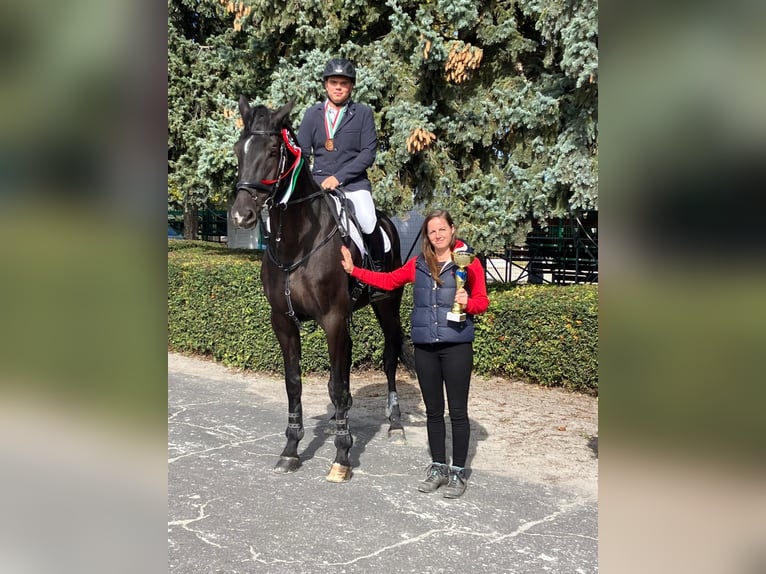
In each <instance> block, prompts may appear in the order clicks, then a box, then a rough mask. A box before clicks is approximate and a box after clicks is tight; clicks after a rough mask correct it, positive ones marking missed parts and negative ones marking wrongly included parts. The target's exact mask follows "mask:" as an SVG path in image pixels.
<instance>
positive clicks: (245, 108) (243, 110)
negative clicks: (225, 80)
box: [239, 94, 250, 125]
mask: <svg viewBox="0 0 766 574" xmlns="http://www.w3.org/2000/svg"><path fill="white" fill-rule="evenodd" d="M249 113H250V102H249V101H248V99H247V98H246V97H245V95H244V94H240V95H239V115H241V116H242V121H243V122H245V125H247V116H248V114H249Z"/></svg>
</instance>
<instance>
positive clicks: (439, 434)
mask: <svg viewBox="0 0 766 574" xmlns="http://www.w3.org/2000/svg"><path fill="white" fill-rule="evenodd" d="M415 370H416V372H417V375H418V383H419V384H420V392H421V393H422V394H423V402H424V403H425V406H426V429H427V431H428V446H429V448H430V449H431V458H432V460H433V462H440V463H443V464H446V463H447V452H446V449H445V445H444V443H445V440H446V426H445V423H444V390H445V389H446V390H447V405H448V406H449V418H450V422H451V423H452V464H453V466H460V467H463V466H465V460H466V457H467V456H468V440H469V439H470V437H471V427H470V424H469V422H468V389H469V386H470V383H471V371H472V370H473V343H456V344H450V343H445V344H440V343H435V344H432V345H415Z"/></svg>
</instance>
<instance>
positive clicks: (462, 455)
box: [341, 209, 489, 498]
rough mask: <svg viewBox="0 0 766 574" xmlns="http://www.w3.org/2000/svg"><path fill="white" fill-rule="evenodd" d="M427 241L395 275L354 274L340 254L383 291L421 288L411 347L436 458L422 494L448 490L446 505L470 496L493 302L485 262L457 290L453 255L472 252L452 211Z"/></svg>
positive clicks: (432, 220)
mask: <svg viewBox="0 0 766 574" xmlns="http://www.w3.org/2000/svg"><path fill="white" fill-rule="evenodd" d="M421 234H422V236H423V243H422V253H421V254H420V255H418V256H417V257H413V258H412V259H410V260H409V261H407V263H405V264H404V265H403V266H402V267H400V268H399V269H395V270H394V271H391V272H390V273H378V272H375V271H370V270H367V269H361V268H359V267H355V266H354V263H353V261H352V259H351V253H350V252H349V251H348V249H346V247H341V254H342V255H343V260H342V262H341V263H342V265H343V269H344V270H345V271H346V273H348V274H349V275H351V276H352V277H355V278H356V279H359V280H360V281H362V282H364V283H367V284H368V285H372V286H373V287H377V288H378V289H385V290H392V289H396V288H397V287H401V286H402V285H405V284H407V283H414V291H413V309H412V343H413V344H414V346H415V370H416V372H417V376H418V383H419V385H420V392H421V393H422V394H423V402H424V403H425V406H426V419H427V423H426V428H427V430H428V446H429V448H430V450H431V464H429V465H428V467H427V469H426V478H425V480H423V481H422V482H421V483H419V485H418V490H420V491H421V492H434V491H435V490H436V489H438V488H440V487H442V486H443V487H444V488H442V494H443V496H444V497H445V498H458V497H459V496H462V494H463V493H464V492H465V489H466V476H465V462H466V457H467V456H468V441H469V438H470V435H471V427H470V424H469V421H468V389H469V386H470V382H471V371H472V370H473V339H474V326H473V316H474V315H478V314H480V313H483V312H484V311H486V310H487V307H489V299H488V298H487V286H486V283H485V279H484V269H483V267H482V266H481V263H480V262H479V260H478V259H474V260H473V262H472V263H471V264H470V265H469V266H468V267H466V271H467V274H468V277H467V280H466V284H465V287H464V288H461V289H458V288H457V283H456V281H455V271H456V270H457V266H456V265H455V264H454V263H453V262H452V252H453V251H468V250H470V248H469V247H468V245H466V244H465V243H464V242H463V241H461V240H460V239H458V238H457V236H456V235H455V225H454V223H453V222H452V217H451V216H450V214H449V213H448V212H447V211H445V210H441V209H440V210H436V211H433V212H431V213H430V214H429V215H428V216H427V217H426V219H425V221H424V222H423V227H422V229H421ZM454 302H458V303H460V304H461V305H463V307H464V309H465V313H466V320H465V321H464V322H460V323H458V322H454V321H448V320H447V313H449V312H450V310H451V309H452V305H453V303H454ZM445 389H446V391H447V404H448V407H449V417H450V421H451V423H452V464H451V465H448V464H447V452H446V449H445V440H446V426H445V422H444V390H445Z"/></svg>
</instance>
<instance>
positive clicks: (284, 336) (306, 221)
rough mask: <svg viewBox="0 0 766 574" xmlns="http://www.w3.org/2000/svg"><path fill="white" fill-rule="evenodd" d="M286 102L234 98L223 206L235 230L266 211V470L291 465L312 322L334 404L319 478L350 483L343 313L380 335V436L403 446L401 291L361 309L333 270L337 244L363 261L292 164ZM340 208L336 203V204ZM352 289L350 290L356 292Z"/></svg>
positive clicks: (358, 296) (338, 219)
mask: <svg viewBox="0 0 766 574" xmlns="http://www.w3.org/2000/svg"><path fill="white" fill-rule="evenodd" d="M293 103H294V102H293V101H290V102H289V103H287V104H285V105H284V106H282V107H281V108H279V109H278V110H276V111H272V110H270V109H268V108H267V107H265V106H255V107H251V106H250V103H249V102H248V100H247V98H245V97H244V96H240V99H239V110H240V114H241V115H242V120H243V122H244V128H243V130H242V133H241V135H240V138H239V141H238V142H237V143H236V145H235V146H234V147H235V151H236V153H237V161H238V182H237V189H236V196H235V198H234V201H233V204H232V206H231V217H232V221H234V223H235V225H237V226H238V227H241V228H243V229H252V228H253V227H255V225H256V224H257V223H258V222H259V220H260V217H261V212H262V210H263V208H264V207H266V208H267V209H268V213H269V223H270V226H269V227H270V235H269V239H268V247H267V249H266V255H265V256H264V258H263V263H262V268H261V281H262V283H263V289H264V292H265V294H266V298H267V299H268V301H269V304H270V306H271V326H272V328H273V330H274V333H275V335H276V337H277V340H278V341H279V346H280V348H281V351H282V356H283V359H284V371H285V386H286V389H287V400H288V415H287V430H286V433H285V434H286V436H287V444H286V445H285V448H284V450H283V451H282V454H281V456H280V458H279V461H278V462H277V464H276V466H275V468H274V470H275V472H292V471H295V470H297V469H298V467H299V466H300V458H299V456H298V443H299V442H300V440H301V439H302V438H303V435H304V428H303V407H302V404H301V393H302V381H301V365H300V360H301V339H300V331H299V329H300V321H303V320H307V319H312V320H314V321H316V322H317V324H318V325H319V326H320V327H321V328H322V329H323V330H324V333H325V335H326V337H327V346H328V350H329V355H330V381H329V384H328V389H329V394H330V400H331V401H332V404H333V406H334V407H335V414H334V417H333V419H334V435H335V447H336V450H337V452H336V455H335V461H334V462H333V465H332V467H331V469H330V473H329V474H328V476H327V480H329V481H331V482H343V481H346V480H349V479H350V478H351V464H350V462H349V458H348V454H349V450H350V448H351V446H352V445H353V437H352V435H351V431H350V428H349V424H348V414H349V409H350V408H351V403H352V399H351V392H350V388H349V378H350V372H351V345H352V341H351V336H350V332H349V320H350V317H351V314H352V312H353V311H354V310H355V309H358V308H360V307H362V306H364V305H367V304H371V305H372V308H373V310H374V312H375V316H376V318H377V320H378V322H379V324H380V327H381V329H382V330H383V335H384V338H385V344H384V352H383V370H384V372H385V374H386V378H387V380H388V399H387V404H386V413H387V416H388V418H389V436H391V437H394V438H397V439H399V440H403V439H404V429H403V427H402V424H401V411H400V408H399V400H398V397H397V393H396V378H395V376H396V368H397V365H398V362H399V360H400V359H402V360H403V362H404V363H405V364H406V365H407V367H408V368H411V366H412V363H411V357H410V355H409V353H407V351H406V347H405V345H404V336H403V333H402V327H401V322H400V318H399V309H400V306H401V299H402V289H401V288H400V289H397V290H396V291H391V292H390V296H389V297H387V298H385V299H381V300H378V301H374V302H372V303H370V301H369V293H368V290H367V289H366V288H365V289H362V288H360V286H357V284H356V281H355V280H354V279H350V278H349V276H348V275H347V274H346V272H345V271H344V270H343V267H342V266H341V264H340V260H341V255H340V246H341V245H342V244H344V243H345V244H346V245H347V246H348V247H349V249H351V252H352V254H353V256H354V263H355V265H362V254H361V252H360V249H359V248H358V247H357V245H356V243H355V242H354V241H351V240H350V239H349V237H350V236H352V235H353V234H354V232H355V230H354V229H352V228H351V229H350V228H347V227H346V225H345V223H344V222H346V217H344V215H343V214H341V215H339V214H338V212H337V204H338V200H337V199H336V198H335V196H336V195H340V196H341V198H342V193H341V194H338V193H337V191H329V190H323V189H321V188H320V186H319V185H318V184H317V183H316V182H315V181H314V178H313V177H312V176H311V172H310V170H309V168H308V165H307V163H306V162H304V161H303V158H302V157H301V152H300V148H299V147H298V146H297V144H296V139H295V135H294V133H293V132H292V129H291V128H290V124H289V114H290V111H291V110H292V107H293ZM341 203H342V201H341ZM378 216H379V224H380V225H379V227H380V228H382V229H383V231H384V232H385V233H386V234H387V236H388V243H389V244H390V251H389V252H388V253H387V254H386V269H387V270H391V269H395V268H397V267H399V266H400V265H401V259H400V255H399V237H398V234H397V232H396V228H395V227H394V225H393V224H392V223H391V221H390V219H388V218H387V217H386V216H385V215H383V214H382V213H378ZM355 287H356V288H355Z"/></svg>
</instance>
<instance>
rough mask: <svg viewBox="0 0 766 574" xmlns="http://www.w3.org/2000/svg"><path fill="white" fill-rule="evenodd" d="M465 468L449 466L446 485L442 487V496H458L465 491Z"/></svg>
mask: <svg viewBox="0 0 766 574" xmlns="http://www.w3.org/2000/svg"><path fill="white" fill-rule="evenodd" d="M465 488H466V482H465V469H463V468H458V467H456V466H451V467H449V478H448V480H447V486H445V487H444V488H443V489H442V496H443V497H444V498H459V497H461V496H463V493H464V492H465Z"/></svg>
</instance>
